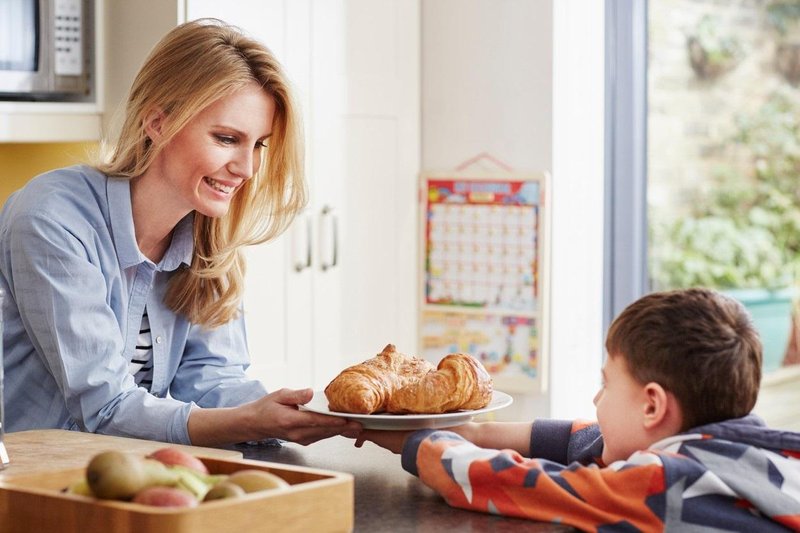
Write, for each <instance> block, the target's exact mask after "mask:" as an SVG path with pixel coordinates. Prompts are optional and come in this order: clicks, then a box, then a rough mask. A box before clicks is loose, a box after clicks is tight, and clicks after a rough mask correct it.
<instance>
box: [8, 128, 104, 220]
mask: <svg viewBox="0 0 800 533" xmlns="http://www.w3.org/2000/svg"><path fill="white" fill-rule="evenodd" d="M96 150H97V143H0V169H2V178H0V205H2V204H3V203H5V201H6V198H8V195H9V194H11V193H12V192H14V191H16V190H17V189H19V188H20V187H22V186H23V185H24V184H25V182H27V181H28V180H29V179H31V178H32V177H34V176H36V175H38V174H41V173H42V172H45V171H47V170H51V169H54V168H59V167H64V166H69V165H75V164H78V163H83V162H86V161H89V160H90V159H91V154H93V153H94V152H95V151H96Z"/></svg>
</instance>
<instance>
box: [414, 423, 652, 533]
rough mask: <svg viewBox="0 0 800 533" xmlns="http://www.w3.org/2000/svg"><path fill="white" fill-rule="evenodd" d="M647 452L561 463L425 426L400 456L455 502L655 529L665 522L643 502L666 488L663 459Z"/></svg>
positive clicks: (548, 518)
mask: <svg viewBox="0 0 800 533" xmlns="http://www.w3.org/2000/svg"><path fill="white" fill-rule="evenodd" d="M535 431H536V430H535V428H534V433H535ZM650 457H651V459H650V460H649V461H644V462H643V463H642V464H632V463H629V464H627V465H626V467H625V468H622V469H611V468H598V467H597V466H596V465H590V466H581V465H578V464H575V463H573V464H571V465H569V466H564V465H561V464H557V463H554V462H551V461H548V460H545V459H525V458H523V457H522V456H521V455H520V454H519V453H518V452H516V451H514V450H501V451H498V450H489V449H485V448H479V447H477V446H475V445H473V444H472V443H469V442H466V441H465V440H464V439H463V438H461V437H460V436H458V435H455V434H454V433H453V432H450V431H435V430H422V431H418V432H415V433H413V434H411V435H409V437H408V438H407V440H406V443H405V447H404V449H403V456H402V461H403V467H404V468H405V469H406V470H407V471H409V472H410V473H412V474H414V475H417V476H419V477H420V479H421V480H422V481H423V482H424V483H425V484H426V485H428V486H430V487H431V488H433V489H434V490H436V491H437V492H438V493H439V494H441V495H442V496H443V497H444V498H445V500H447V502H448V503H449V504H450V505H453V506H455V507H461V508H465V509H472V510H477V511H482V512H490V513H494V514H502V515H508V516H517V517H522V518H528V519H533V520H538V521H545V522H560V523H565V524H570V525H573V526H575V527H578V528H580V529H582V530H596V529H597V528H598V527H599V526H602V525H613V524H617V523H624V522H627V523H628V524H629V525H630V526H631V527H632V529H634V530H640V531H656V530H660V529H662V528H663V525H664V524H663V522H662V519H661V517H659V516H657V514H656V513H654V510H653V509H651V508H650V507H648V505H647V503H646V502H647V501H648V498H649V497H651V496H654V495H656V494H658V493H659V492H661V491H663V490H664V487H663V484H664V477H663V467H662V464H661V463H660V461H653V460H652V456H650Z"/></svg>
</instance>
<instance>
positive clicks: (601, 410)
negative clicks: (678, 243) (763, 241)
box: [356, 289, 800, 532]
mask: <svg viewBox="0 0 800 533" xmlns="http://www.w3.org/2000/svg"><path fill="white" fill-rule="evenodd" d="M606 350H607V352H608V357H607V359H606V362H605V364H604V366H603V383H602V387H601V389H600V391H599V392H598V393H597V395H596V396H595V398H594V404H595V406H596V409H597V420H598V422H597V423H596V424H592V423H583V422H566V421H556V420H537V421H536V422H535V423H533V424H529V423H470V424H466V425H464V426H460V427H457V428H452V429H451V430H446V431H445V430H420V431H416V432H392V431H364V432H362V434H361V435H360V436H359V437H358V440H357V441H356V446H360V445H361V444H362V443H363V441H364V440H370V441H373V442H375V443H376V444H378V445H380V446H383V447H384V448H387V449H390V450H392V451H394V452H395V453H400V452H402V463H403V467H404V468H405V469H406V470H407V471H409V472H410V473H412V474H415V475H418V476H419V477H420V479H421V480H422V481H423V482H424V483H425V484H427V485H429V486H430V487H432V488H433V489H435V490H436V491H437V492H439V493H440V494H441V495H442V496H443V497H444V498H445V499H446V500H447V502H448V503H449V504H450V505H453V506H456V507H463V508H466V509H473V510H479V511H484V512H490V513H495V514H503V515H510V516H518V517H525V518H530V519H533V520H539V521H550V522H558V523H563V524H569V525H572V526H575V527H577V528H580V529H582V530H586V531H598V530H614V531H618V530H619V531H637V530H638V531H661V530H669V531H700V530H702V531H712V530H737V531H744V530H749V531H759V532H763V531H786V530H787V528H788V529H794V530H800V434H798V433H789V432H785V431H778V430H772V429H768V428H767V427H765V425H764V423H763V421H761V419H759V418H758V417H757V416H755V415H751V414H749V413H750V411H751V409H752V408H753V406H754V405H755V403H756V397H757V395H758V388H759V383H760V381H761V342H760V341H759V338H758V334H757V333H756V331H755V330H754V329H753V326H752V323H751V322H750V319H749V316H748V315H747V312H746V311H745V310H744V308H743V307H742V305H741V304H739V303H738V302H736V301H735V300H733V299H731V298H728V297H726V296H723V295H722V294H719V293H717V292H714V291H710V290H705V289H689V290H680V291H671V292H663V293H654V294H650V295H648V296H645V297H643V298H641V299H640V300H638V301H636V302H634V303H633V304H631V305H630V306H629V307H628V308H627V309H625V310H624V311H623V312H622V314H621V315H620V316H619V317H617V319H616V320H615V321H614V323H613V324H612V325H611V328H610V329H609V331H608V336H607V339H606ZM525 457H537V459H526V458H525Z"/></svg>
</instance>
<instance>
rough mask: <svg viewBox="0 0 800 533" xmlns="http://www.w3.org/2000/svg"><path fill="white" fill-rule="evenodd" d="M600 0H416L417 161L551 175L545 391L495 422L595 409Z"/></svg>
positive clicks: (431, 166)
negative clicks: (474, 162)
mask: <svg viewBox="0 0 800 533" xmlns="http://www.w3.org/2000/svg"><path fill="white" fill-rule="evenodd" d="M603 24H604V18H603V2H598V1H596V0H424V1H423V2H422V158H421V159H422V166H423V170H426V171H428V170H447V169H452V168H454V167H456V166H458V165H459V164H460V163H462V162H463V161H465V160H467V159H469V158H471V157H473V156H475V155H476V154H478V153H481V152H484V151H485V152H488V153H490V154H492V155H494V156H495V157H497V158H498V159H500V160H502V161H504V162H505V163H507V164H509V165H511V166H512V167H514V169H516V170H518V171H537V170H547V171H550V172H551V173H552V177H553V185H552V190H553V196H552V200H553V212H552V217H553V218H552V225H553V227H552V264H551V286H550V289H551V298H552V306H551V312H550V318H551V320H550V333H551V357H550V366H549V389H548V390H547V392H545V393H544V394H531V395H525V396H517V397H515V403H514V406H512V408H509V409H507V410H504V411H502V412H501V413H502V414H501V415H498V418H503V419H516V420H519V419H530V418H533V417H537V416H554V417H559V418H572V417H593V416H594V408H593V406H592V403H591V399H592V397H593V396H594V393H595V392H596V387H597V385H598V383H599V372H600V366H601V363H602V355H603V352H602V338H603V332H602V330H601V328H602V306H601V301H602V282H603V276H602V265H603V248H602V246H603V128H602V125H603V123H602V119H603Z"/></svg>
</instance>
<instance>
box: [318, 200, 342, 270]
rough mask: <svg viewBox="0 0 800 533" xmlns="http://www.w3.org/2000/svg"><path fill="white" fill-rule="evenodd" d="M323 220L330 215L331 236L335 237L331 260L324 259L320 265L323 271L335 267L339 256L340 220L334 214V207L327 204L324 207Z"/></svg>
mask: <svg viewBox="0 0 800 533" xmlns="http://www.w3.org/2000/svg"><path fill="white" fill-rule="evenodd" d="M322 217H323V218H322V222H324V220H325V218H326V217H330V219H331V237H332V239H333V249H332V250H331V260H330V261H322V264H321V265H320V267H321V268H322V270H323V271H325V270H328V269H329V268H333V267H335V266H336V263H337V262H338V257H339V222H338V219H337V218H336V215H335V214H333V208H332V207H330V206H328V205H326V206H325V207H323V208H322Z"/></svg>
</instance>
